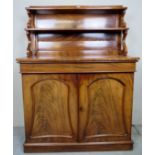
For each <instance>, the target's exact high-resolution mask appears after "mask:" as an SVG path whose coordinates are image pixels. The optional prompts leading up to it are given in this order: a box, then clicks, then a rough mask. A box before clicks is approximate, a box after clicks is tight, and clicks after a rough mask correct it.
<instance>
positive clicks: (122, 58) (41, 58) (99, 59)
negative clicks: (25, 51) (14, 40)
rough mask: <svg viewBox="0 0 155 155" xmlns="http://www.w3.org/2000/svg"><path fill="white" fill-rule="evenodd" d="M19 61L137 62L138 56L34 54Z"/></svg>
mask: <svg viewBox="0 0 155 155" xmlns="http://www.w3.org/2000/svg"><path fill="white" fill-rule="evenodd" d="M16 60H17V62H19V63H78V62H79V63H81V62H84V63H85V62H86V63H87V62H88V63H89V62H137V61H138V60H139V58H138V57H130V56H102V57H101V56H87V57H80V56H79V57H78V56H76V57H73V56H72V57H71V56H63V57H62V56H61V57H53V56H51V57H49V56H38V57H36V56H34V57H29V58H27V57H25V58H18V59H16Z"/></svg>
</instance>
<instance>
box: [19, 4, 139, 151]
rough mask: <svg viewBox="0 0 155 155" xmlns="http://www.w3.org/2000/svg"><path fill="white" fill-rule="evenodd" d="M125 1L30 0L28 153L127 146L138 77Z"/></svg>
mask: <svg viewBox="0 0 155 155" xmlns="http://www.w3.org/2000/svg"><path fill="white" fill-rule="evenodd" d="M126 9H127V8H126V7H124V6H30V7H27V8H26V10H27V13H28V16H29V19H28V23H27V27H26V29H25V30H26V34H27V38H28V47H27V57H24V58H18V59H17V62H18V63H20V73H21V74H22V84H23V100H24V118H25V143H24V152H50V151H101V150H129V149H132V147H133V142H132V140H131V122H132V99H133V81H134V72H135V70H136V62H137V61H138V59H139V58H137V57H130V56H128V55H127V52H128V51H127V46H126V41H125V40H126V37H127V31H128V27H127V25H126V23H125V21H124V15H125V11H126Z"/></svg>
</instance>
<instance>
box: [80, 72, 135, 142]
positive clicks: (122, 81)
mask: <svg viewBox="0 0 155 155" xmlns="http://www.w3.org/2000/svg"><path fill="white" fill-rule="evenodd" d="M79 87H80V88H79V141H83V142H102V141H117V140H130V133H131V111H132V89H133V74H132V73H124V74H123V73H116V74H115V73H110V74H106V73H104V74H83V75H82V74H81V75H79Z"/></svg>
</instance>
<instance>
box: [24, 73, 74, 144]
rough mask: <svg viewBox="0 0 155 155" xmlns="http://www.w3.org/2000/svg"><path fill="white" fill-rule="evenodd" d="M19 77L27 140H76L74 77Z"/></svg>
mask: <svg viewBox="0 0 155 155" xmlns="http://www.w3.org/2000/svg"><path fill="white" fill-rule="evenodd" d="M22 78H23V92H24V94H23V95H24V111H25V127H26V141H27V142H73V141H76V139H77V88H76V76H74V75H72V76H70V75H63V74H23V76H22Z"/></svg>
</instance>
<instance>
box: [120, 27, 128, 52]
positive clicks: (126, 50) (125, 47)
mask: <svg viewBox="0 0 155 155" xmlns="http://www.w3.org/2000/svg"><path fill="white" fill-rule="evenodd" d="M127 34H128V30H124V31H123V32H122V47H121V53H120V54H121V55H127V53H128V48H127V45H126V37H127Z"/></svg>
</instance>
